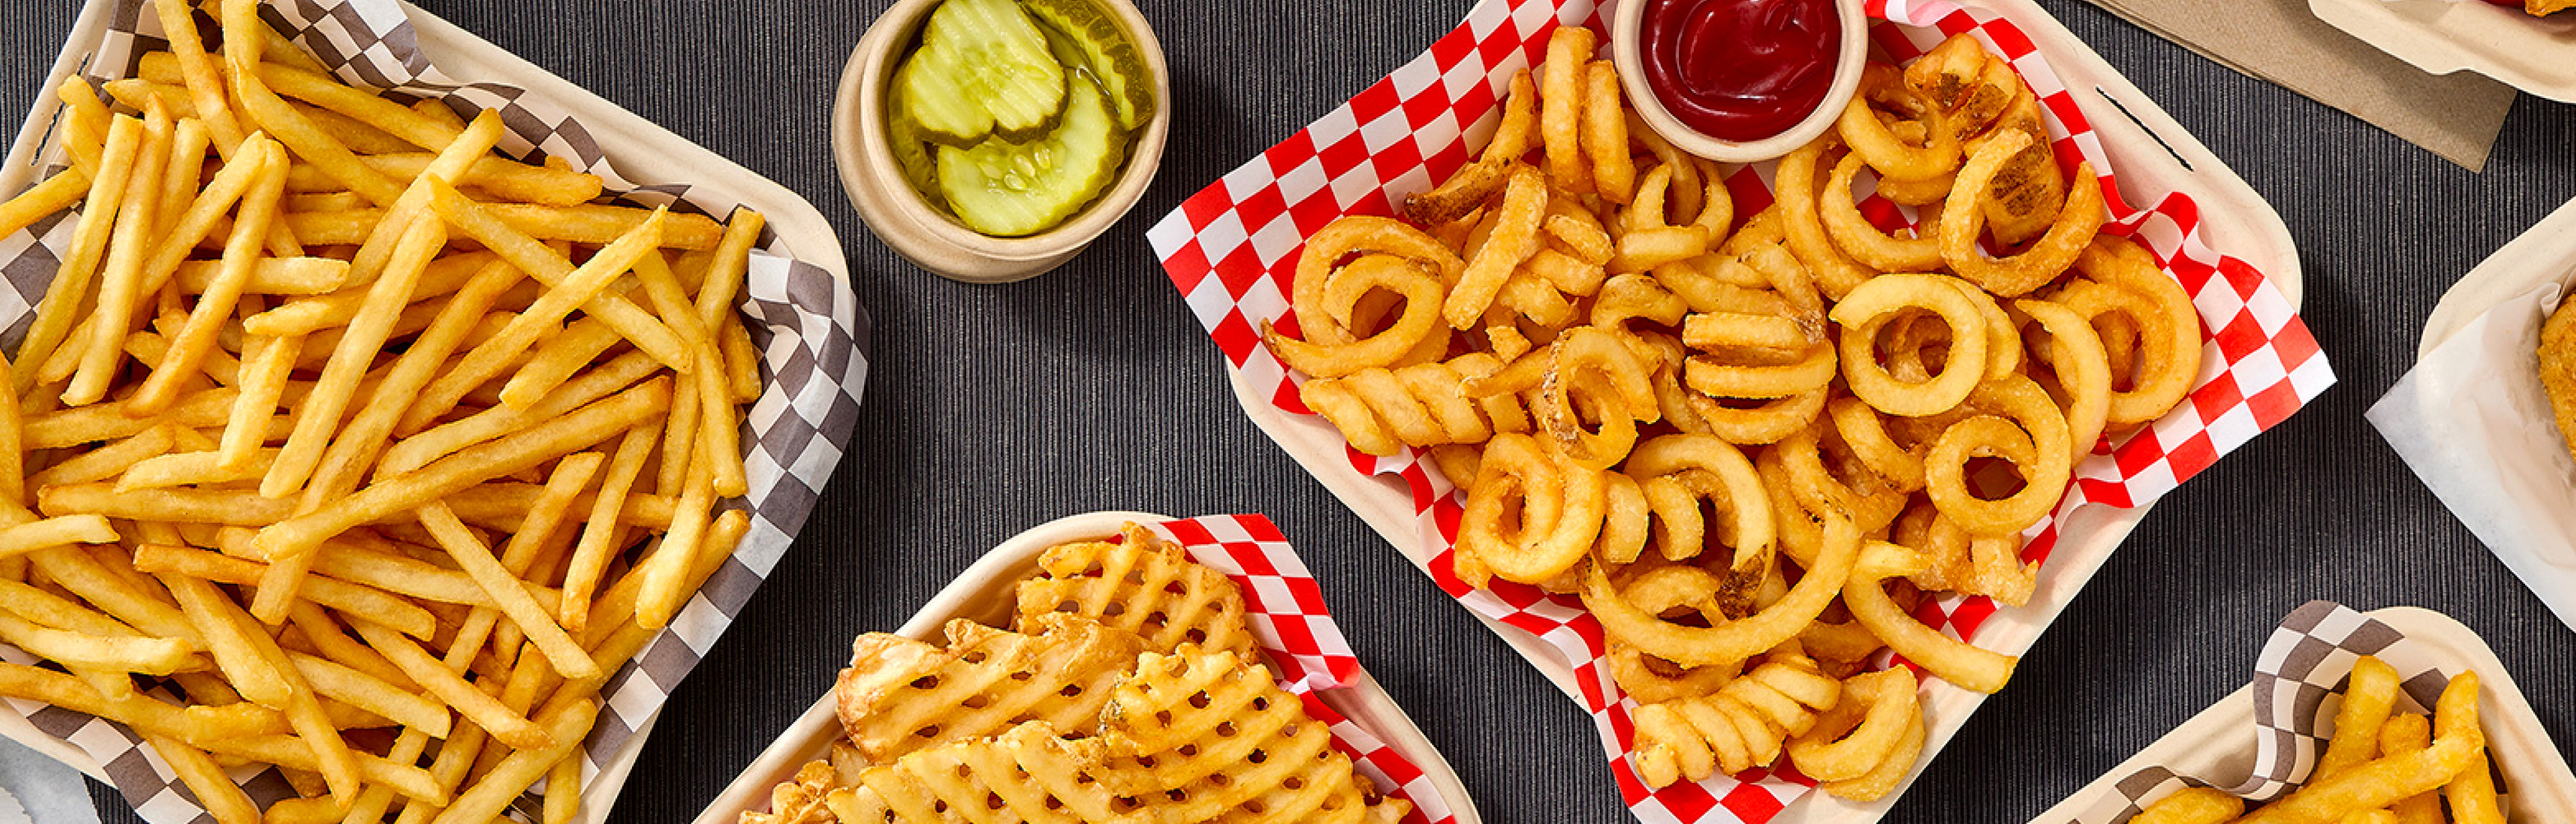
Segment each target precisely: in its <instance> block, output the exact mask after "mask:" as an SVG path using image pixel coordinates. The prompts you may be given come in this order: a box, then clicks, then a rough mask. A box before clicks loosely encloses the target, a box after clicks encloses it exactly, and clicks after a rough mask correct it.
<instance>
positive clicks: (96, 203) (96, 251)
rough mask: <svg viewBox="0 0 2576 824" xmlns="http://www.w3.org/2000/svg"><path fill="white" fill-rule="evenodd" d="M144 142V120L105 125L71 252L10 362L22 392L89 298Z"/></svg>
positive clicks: (118, 120) (126, 119) (119, 118)
mask: <svg viewBox="0 0 2576 824" xmlns="http://www.w3.org/2000/svg"><path fill="white" fill-rule="evenodd" d="M91 102H93V103H95V102H96V101H95V100H93V101H91ZM142 143H143V121H140V120H136V119H134V118H131V117H124V116H121V115H120V116H117V117H116V118H115V119H114V122H113V124H112V125H110V126H109V127H108V131H107V144H106V147H105V148H104V149H103V150H101V152H100V154H99V161H98V168H99V171H98V174H97V175H95V176H92V177H91V178H90V186H89V196H88V197H86V198H83V201H82V202H83V203H85V204H86V205H85V206H84V207H83V208H82V209H81V216H80V223H79V224H78V226H77V227H76V228H74V229H73V231H72V241H71V251H70V253H69V254H67V255H65V256H64V257H63V264H62V266H60V267H58V268H56V269H55V270H54V280H53V282H52V283H49V284H47V285H46V286H45V297H44V300H42V301H40V302H38V303H37V304H36V321H35V325H33V326H30V327H28V329H27V338H26V341H25V342H24V343H21V344H19V346H18V360H17V362H16V363H14V364H12V369H13V370H14V375H15V377H16V378H17V380H18V390H19V391H20V392H25V391H27V390H28V389H31V388H33V387H34V386H35V383H36V382H35V377H36V368H37V367H39V366H42V365H43V364H44V362H45V360H46V358H47V357H49V356H51V355H52V354H53V353H54V349H55V347H58V346H61V345H63V343H64V340H65V338H66V337H67V336H69V335H70V334H71V331H72V326H73V324H75V323H77V322H78V320H77V319H78V316H79V312H80V310H81V302H82V301H84V300H87V299H88V297H89V286H90V279H91V278H92V276H94V275H95V274H97V271H98V263H99V258H100V257H101V256H102V255H104V254H106V251H107V242H108V238H109V236H110V235H112V234H113V233H114V231H115V228H116V213H117V211H118V208H119V207H120V206H122V205H123V203H124V199H125V190H126V188H127V184H128V183H131V182H132V179H133V174H134V165H135V160H136V158H135V156H136V153H137V152H139V151H140V150H141V147H142Z"/></svg>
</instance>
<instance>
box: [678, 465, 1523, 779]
mask: <svg viewBox="0 0 2576 824" xmlns="http://www.w3.org/2000/svg"><path fill="white" fill-rule="evenodd" d="M942 805H987V808H988V809H991V810H992V811H993V817H994V820H1032V821H1072V820H1080V821H1097V822H1121V821H1125V822H1139V823H1140V824H1142V823H1144V822H1157V821H1167V822H1180V821H1339V822H1380V823H1382V824H1393V823H1394V822H1397V821H1412V822H1422V824H1475V822H1477V821H1479V820H1480V819H1479V817H1478V815H1477V813H1476V809H1475V806H1474V804H1473V803H1472V802H1471V801H1470V800H1469V799H1468V797H1467V795H1466V791H1465V788H1464V787H1463V786H1462V785H1461V784H1460V783H1459V781H1458V777H1457V776H1456V775H1455V774H1454V773H1452V772H1451V771H1450V769H1449V765H1448V763H1447V761H1446V760H1445V759H1443V758H1442V757H1441V755H1440V753H1439V751H1438V750H1436V749H1433V748H1432V746H1431V744H1430V742H1429V741H1428V740H1427V739H1425V738H1424V737H1423V735H1422V732H1421V730H1420V729H1418V728H1416V727H1415V726H1414V725H1413V722H1412V720H1411V719H1409V718H1407V717H1406V716H1405V714H1404V710H1403V709H1402V708H1401V707H1399V706H1397V705H1396V703H1395V701H1394V699H1393V698H1391V697H1389V696H1388V695H1387V693H1386V691H1385V690H1384V689H1382V688H1380V687H1379V686H1378V685H1377V683H1376V682H1375V681H1373V680H1371V679H1370V678H1369V677H1368V673H1367V672H1365V671H1364V670H1362V669H1361V667H1360V662H1359V660H1358V658H1357V656H1356V655H1355V654H1354V653H1353V652H1352V651H1351V649H1350V647H1349V645H1348V644H1347V643H1346V642H1345V641H1344V640H1343V639H1342V636H1341V632H1340V629H1339V627H1338V626H1336V625H1335V624H1334V622H1333V619H1332V616H1331V615H1330V614H1329V613H1328V612H1327V611H1326V610H1325V606H1324V604H1323V602H1322V598H1321V596H1320V595H1319V594H1318V592H1317V590H1316V589H1315V581H1314V578H1313V577H1312V576H1311V575H1310V574H1309V573H1308V572H1307V571H1306V569H1305V565H1304V563H1303V562H1302V561H1301V560H1299V558H1298V556H1297V553H1296V550H1295V549H1294V548H1292V547H1290V546H1289V544H1288V542H1287V540H1286V539H1285V537H1284V536H1282V535H1281V534H1280V533H1279V531H1278V527H1276V526H1275V525H1273V524H1271V523H1270V521H1269V519H1267V518H1264V517H1262V516H1259V515H1217V516H1207V517H1200V518H1187V519H1171V518H1165V517H1162V516H1156V515H1146V514H1142V513H1130V512H1094V513H1088V514H1083V515H1075V516H1071V517H1067V518H1062V519H1058V520H1056V521H1052V522H1049V523H1046V524H1041V525H1038V526H1036V527H1033V528H1031V529H1029V530H1028V531H1026V532H1023V533H1021V534H1019V535H1017V536H1014V537H1012V538H1011V539H1010V540H1007V541H1004V542H1002V543H1001V544H1000V545H999V546H996V547H994V548H993V550H992V551H991V552H988V553H986V554H985V555H984V557H983V559H982V560H980V561H977V562H976V563H975V565H974V566H972V567H970V568H968V569H967V570H966V571H965V572H964V573H961V574H960V575H958V576H957V579H956V580H955V581H952V582H950V583H949V585H948V586H947V587H946V588H945V589H942V590H941V591H940V593H939V595H937V596H936V597H934V598H932V599H931V601H930V603H928V604H925V605H923V606H922V609H921V612H919V613H918V614H916V615H915V616H914V617H913V619H912V620H911V621H909V622H907V623H905V624H904V626H903V627H902V628H900V629H898V630H896V631H894V632H890V633H869V634H867V635H862V636H860V637H859V638H858V639H857V640H855V641H854V642H853V643H852V645H851V658H850V664H849V667H848V668H847V669H844V670H842V672H841V677H840V679H839V682H838V683H837V684H836V685H835V687H834V688H833V690H832V692H831V693H830V694H827V695H825V696H823V698H822V699H821V700H818V701H816V702H815V704H814V707H813V709H811V710H809V711H807V712H806V714H805V716H804V717H803V718H800V719H798V720H797V722H796V723H795V724H794V725H793V726H791V727H789V728H788V729H787V731H786V732H784V733H782V734H781V735H780V736H779V739H778V742H777V743H776V744H773V745H771V746H770V748H769V750H768V751H767V752H764V753H762V754H761V756H760V758H759V759H758V760H756V761H754V762H753V763H752V764H751V766H749V767H748V768H745V769H744V770H743V773H742V775H741V777H740V778H737V779H735V781H734V783H733V785H732V786H730V787H727V788H726V789H725V791H724V793H723V794H721V795H719V796H717V798H716V800H715V801H714V802H713V803H711V804H709V805H708V806H707V809H706V811H705V812H703V813H701V814H700V815H699V816H698V819H697V821H698V822H699V824H834V822H838V823H839V824H876V823H877V822H938V821H949V820H953V819H951V818H949V817H947V816H946V815H944V814H943V811H944V810H945V809H948V808H947V807H943V806H942Z"/></svg>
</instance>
